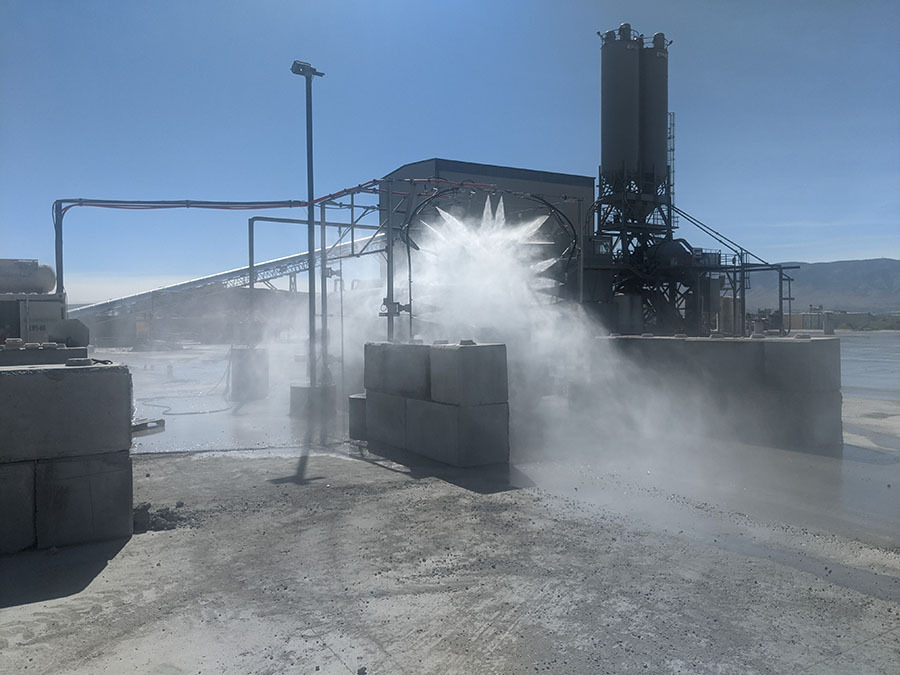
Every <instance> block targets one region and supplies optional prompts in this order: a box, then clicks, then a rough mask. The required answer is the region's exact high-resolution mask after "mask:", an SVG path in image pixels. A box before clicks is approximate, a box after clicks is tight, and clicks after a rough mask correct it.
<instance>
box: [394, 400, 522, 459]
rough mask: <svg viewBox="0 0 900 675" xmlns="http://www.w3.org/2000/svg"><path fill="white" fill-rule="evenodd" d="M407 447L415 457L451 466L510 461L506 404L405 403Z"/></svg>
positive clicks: (412, 401) (507, 409) (414, 401)
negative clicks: (422, 457) (416, 455)
mask: <svg viewBox="0 0 900 675" xmlns="http://www.w3.org/2000/svg"><path fill="white" fill-rule="evenodd" d="M406 436H407V444H408V447H409V449H410V450H412V451H413V452H415V453H416V454H419V455H422V456H424V457H428V458H429V459H434V460H437V461H439V462H443V463H445V464H450V465H452V466H481V465H484V464H499V463H505V462H508V461H509V405H508V404H506V403H495V404H489V405H476V406H460V405H452V404H448V403H437V402H435V401H418V400H414V399H410V400H408V401H407V432H406Z"/></svg>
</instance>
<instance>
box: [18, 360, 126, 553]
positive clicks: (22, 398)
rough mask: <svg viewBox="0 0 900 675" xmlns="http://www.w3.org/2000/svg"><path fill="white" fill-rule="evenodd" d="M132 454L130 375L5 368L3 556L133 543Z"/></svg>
mask: <svg viewBox="0 0 900 675" xmlns="http://www.w3.org/2000/svg"><path fill="white" fill-rule="evenodd" d="M130 448H131V374H130V373H129V372H128V369H127V368H126V367H125V366H120V365H89V366H71V365H70V366H66V365H61V364H54V365H31V366H20V367H2V368H0V508H2V511H0V552H3V553H11V552H15V551H18V550H22V549H23V548H28V547H30V546H33V545H36V546H37V547H38V548H47V547H50V546H61V545H67V544H77V543H82V542H88V541H98V540H103V539H109V538H115V537H123V536H128V535H130V534H131V531H132V526H131V523H132V519H131V518H132V516H131V514H132V511H131V508H132V507H131V491H132V475H131V458H130V456H129V451H130ZM11 495H14V496H11ZM7 502H11V503H7ZM12 503H14V504H15V505H16V506H15V507H13V506H12V505H11V504H12ZM27 531H30V536H27V537H26V536H25V533H26V532H27Z"/></svg>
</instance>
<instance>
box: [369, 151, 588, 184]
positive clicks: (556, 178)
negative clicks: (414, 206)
mask: <svg viewBox="0 0 900 675" xmlns="http://www.w3.org/2000/svg"><path fill="white" fill-rule="evenodd" d="M414 167H415V168H419V167H421V168H423V169H425V168H427V169H430V171H428V172H426V173H427V175H426V176H423V177H427V178H441V177H442V175H441V174H442V173H447V172H452V173H462V174H473V175H478V176H491V177H495V178H506V179H513V180H529V181H536V182H540V183H552V184H556V185H578V186H581V187H589V188H593V187H594V178H593V177H592V176H578V175H575V174H569V173H555V172H552V171H535V170H533V169H518V168H515V167H511V166H497V165H495V164H479V163H477V162H462V161H459V160H455V159H441V158H439V157H432V158H431V159H423V160H420V161H418V162H410V163H409V164H404V165H403V166H401V167H398V168H397V169H394V170H393V171H391V173H389V174H387V175H386V176H385V178H392V177H393V176H394V175H395V174H398V173H401V172H403V173H408V171H404V170H407V169H412V168H414Z"/></svg>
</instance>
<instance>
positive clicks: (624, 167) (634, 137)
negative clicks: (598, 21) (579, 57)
mask: <svg viewBox="0 0 900 675" xmlns="http://www.w3.org/2000/svg"><path fill="white" fill-rule="evenodd" d="M602 37H603V57H602V62H601V71H600V93H601V106H600V144H601V153H600V156H601V159H600V161H601V165H600V170H601V176H602V178H604V179H605V181H606V182H607V183H608V184H609V185H610V186H613V187H614V189H615V190H616V191H618V190H626V189H627V186H628V185H629V183H630V182H631V181H634V182H635V183H637V184H638V185H639V186H640V188H641V191H642V192H647V191H649V190H652V191H653V192H656V191H657V188H658V187H660V186H664V185H666V182H667V176H668V161H667V158H668V130H669V54H668V48H667V45H666V36H665V35H664V34H663V33H656V35H654V36H653V40H652V41H650V43H649V44H647V45H645V44H644V38H643V36H639V35H636V34H635V33H634V32H633V31H632V30H631V25H630V24H627V23H623V24H622V25H621V26H620V27H619V30H618V31H612V30H610V31H607V32H606V33H604V34H603V35H602Z"/></svg>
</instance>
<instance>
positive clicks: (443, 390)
mask: <svg viewBox="0 0 900 675" xmlns="http://www.w3.org/2000/svg"><path fill="white" fill-rule="evenodd" d="M508 382H509V378H508V374H507V366H506V345H504V344H478V345H461V344H453V345H451V344H447V345H433V346H432V347H431V396H430V398H431V400H433V401H437V402H439V403H450V404H452V405H486V404H491V403H506V402H507V401H508V400H509V385H508Z"/></svg>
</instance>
